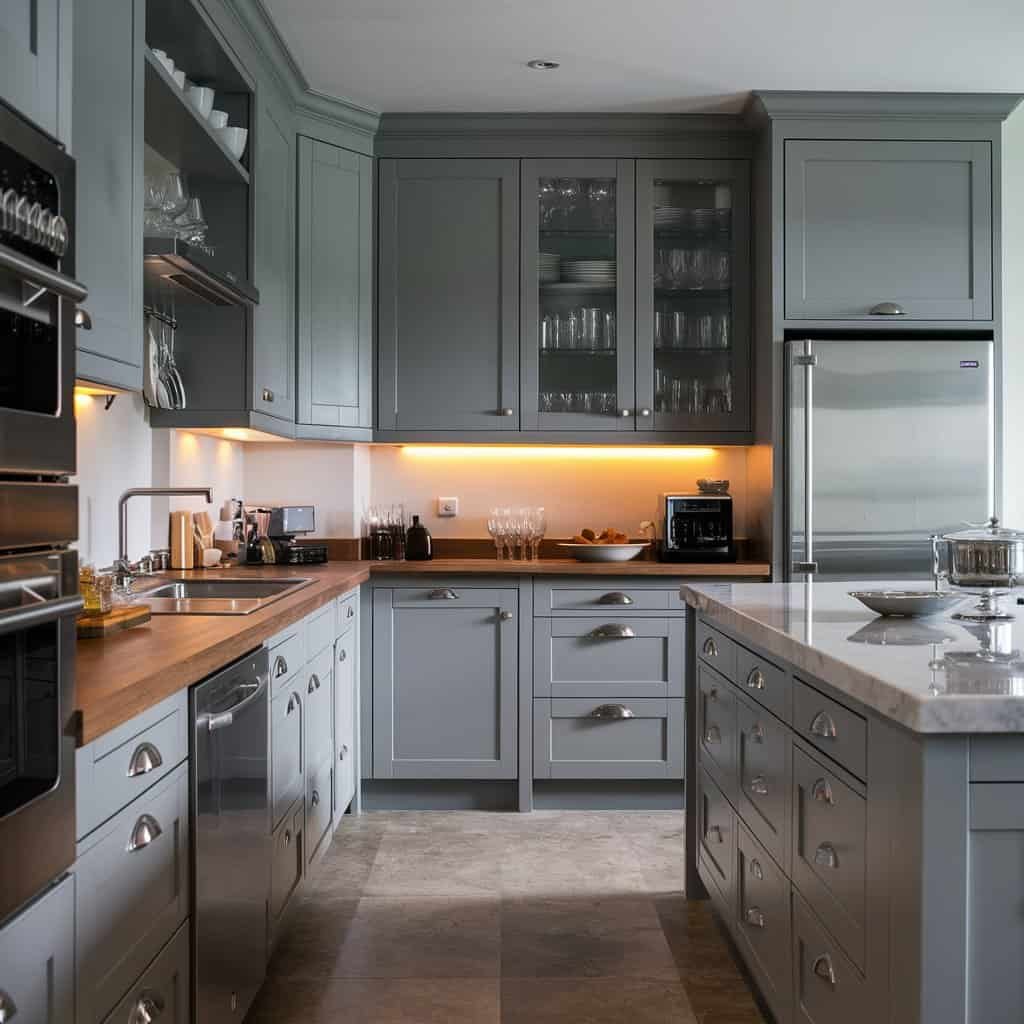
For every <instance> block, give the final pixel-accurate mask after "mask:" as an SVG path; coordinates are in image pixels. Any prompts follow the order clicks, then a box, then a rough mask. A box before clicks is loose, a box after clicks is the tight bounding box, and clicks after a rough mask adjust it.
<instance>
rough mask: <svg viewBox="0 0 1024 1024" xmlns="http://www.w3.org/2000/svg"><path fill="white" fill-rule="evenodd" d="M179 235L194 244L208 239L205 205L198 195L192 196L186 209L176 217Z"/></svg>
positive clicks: (175, 222) (175, 221)
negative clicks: (204, 212) (204, 215)
mask: <svg viewBox="0 0 1024 1024" xmlns="http://www.w3.org/2000/svg"><path fill="white" fill-rule="evenodd" d="M174 224H175V228H176V231H177V235H178V237H179V238H180V239H182V240H183V241H185V242H190V243H191V244H193V245H196V244H199V243H201V242H204V241H205V240H206V229H207V224H206V220H205V218H204V217H203V205H202V203H201V202H200V201H199V197H198V196H192V198H191V199H189V201H188V203H186V205H185V209H184V210H183V211H182V212H181V213H179V214H178V216H177V217H175V219H174Z"/></svg>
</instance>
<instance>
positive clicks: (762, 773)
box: [736, 697, 793, 865]
mask: <svg viewBox="0 0 1024 1024" xmlns="http://www.w3.org/2000/svg"><path fill="white" fill-rule="evenodd" d="M736 703H737V708H736V717H737V752H736V756H737V762H738V769H739V790H738V796H737V810H738V811H739V813H740V817H741V818H742V819H743V821H744V822H745V823H746V825H747V827H748V828H749V829H750V830H751V831H752V832H753V833H754V835H756V836H757V838H758V839H759V840H760V841H761V842H762V843H764V845H765V846H766V847H767V849H768V850H769V852H770V853H771V855H772V856H773V857H774V858H775V859H776V860H777V861H778V862H779V863H780V864H783V865H785V864H786V863H787V862H788V857H787V854H788V853H789V793H790V785H791V779H790V774H791V770H790V766H791V758H792V753H791V751H792V747H793V745H792V743H791V742H790V733H789V730H788V729H787V728H786V727H785V726H784V725H783V724H782V723H781V722H779V721H777V720H776V719H775V718H773V717H772V716H771V715H769V714H767V713H766V712H765V710H764V709H763V708H760V707H758V706H757V705H756V704H754V703H752V702H750V701H745V700H744V699H743V698H742V697H741V698H740V699H739V700H738V701H737V702H736Z"/></svg>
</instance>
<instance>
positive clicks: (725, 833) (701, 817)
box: [697, 769, 736, 921]
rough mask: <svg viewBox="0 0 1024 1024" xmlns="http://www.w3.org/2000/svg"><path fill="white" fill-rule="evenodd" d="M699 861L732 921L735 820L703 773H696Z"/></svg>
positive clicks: (715, 787)
mask: <svg viewBox="0 0 1024 1024" xmlns="http://www.w3.org/2000/svg"><path fill="white" fill-rule="evenodd" d="M697 858H698V860H699V861H700V862H701V863H702V864H703V865H704V866H705V868H706V870H707V871H708V873H709V874H710V875H711V878H712V880H713V882H714V884H715V886H716V888H717V889H718V893H719V895H720V896H721V898H722V901H723V902H724V904H725V906H726V907H727V908H728V909H727V914H726V920H727V921H732V918H733V907H734V906H735V900H734V896H735V892H736V890H735V887H734V885H733V879H734V877H735V876H734V872H735V860H736V816H735V814H733V810H732V806H731V805H730V803H729V801H728V800H726V798H725V797H724V796H723V794H722V791H721V790H720V789H719V788H718V786H716V785H715V783H714V780H713V779H712V778H711V776H710V775H708V773H707V772H706V771H704V770H703V769H698V771H697Z"/></svg>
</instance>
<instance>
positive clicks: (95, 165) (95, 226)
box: [73, 0, 146, 391]
mask: <svg viewBox="0 0 1024 1024" xmlns="http://www.w3.org/2000/svg"><path fill="white" fill-rule="evenodd" d="M145 18H146V5H145V0H75V12H74V24H75V32H74V58H75V59H74V91H73V102H74V121H75V125H76V129H77V130H76V132H75V139H74V146H73V154H74V157H75V161H76V167H77V171H76V180H77V192H78V202H77V204H76V213H75V218H76V219H75V228H76V232H77V238H78V241H77V251H78V253H79V259H80V261H81V263H82V266H83V275H84V277H83V280H84V283H85V285H86V287H87V288H88V289H89V298H88V301H87V302H86V304H85V308H86V309H87V310H88V312H89V316H90V317H91V319H92V330H89V331H86V330H79V331H78V332H77V334H76V341H77V347H78V362H77V366H76V374H77V376H78V377H81V378H84V379H86V380H90V381H95V382H97V383H101V384H112V385H114V386H116V387H121V388H128V389H130V390H135V391H137V390H139V389H141V387H142V304H143V300H142V208H143V202H142V198H143V197H142V186H143V174H142V163H143V131H144V127H143V111H144V108H145V95H144V81H143V79H144V76H143V64H144V59H143V53H144V50H145ZM86 256H88V259H86V258H85V257H86Z"/></svg>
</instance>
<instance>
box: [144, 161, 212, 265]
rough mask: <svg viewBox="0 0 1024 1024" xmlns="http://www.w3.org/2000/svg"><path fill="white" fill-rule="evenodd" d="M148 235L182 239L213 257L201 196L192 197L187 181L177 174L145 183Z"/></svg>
mask: <svg viewBox="0 0 1024 1024" xmlns="http://www.w3.org/2000/svg"><path fill="white" fill-rule="evenodd" d="M144 195H145V212H144V217H143V223H144V227H145V233H146V234H147V235H149V236H151V237H157V238H180V239H181V240H182V241H184V242H188V244H189V245H194V246H196V247H197V248H200V249H203V250H204V251H205V252H206V253H208V254H209V255H211V256H212V255H213V249H212V248H211V247H210V246H208V245H207V244H206V232H207V223H206V219H205V218H204V217H203V205H202V203H201V202H200V200H199V196H195V195H191V196H190V195H189V193H188V189H187V188H186V187H185V179H184V178H183V177H182V176H181V175H180V174H179V173H177V172H176V171H175V172H173V173H171V174H167V175H164V176H163V177H150V176H148V175H147V177H146V180H145V192H144Z"/></svg>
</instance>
